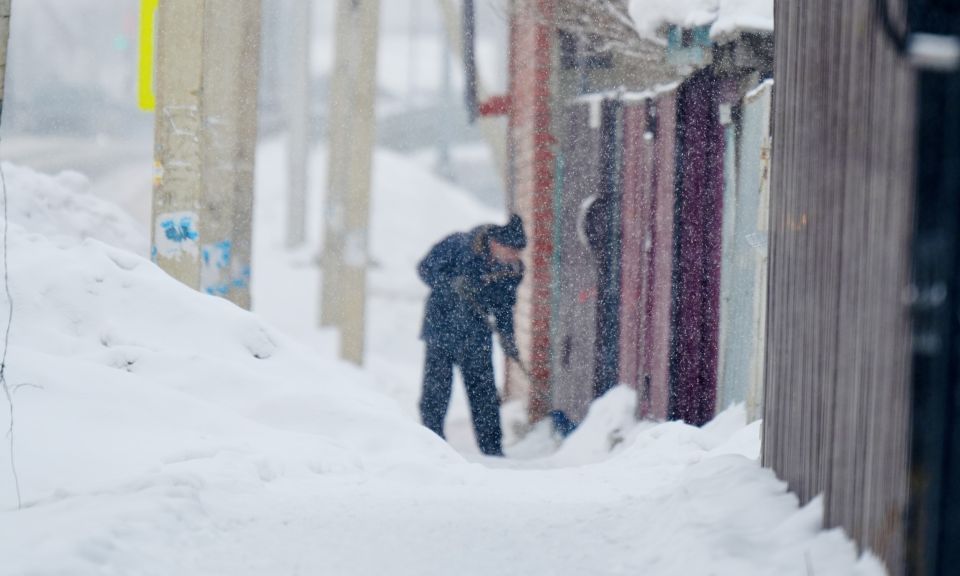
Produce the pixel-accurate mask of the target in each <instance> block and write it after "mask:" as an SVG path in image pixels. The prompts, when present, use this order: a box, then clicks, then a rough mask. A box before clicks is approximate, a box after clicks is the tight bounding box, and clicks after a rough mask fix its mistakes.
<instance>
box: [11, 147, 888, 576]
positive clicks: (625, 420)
mask: <svg viewBox="0 0 960 576" xmlns="http://www.w3.org/2000/svg"><path fill="white" fill-rule="evenodd" d="M258 160H259V172H258V185H257V191H258V201H257V211H256V226H257V228H256V230H257V232H256V236H255V253H254V266H255V283H254V298H255V314H251V313H248V312H245V311H242V310H239V309H237V308H235V307H234V306H233V305H231V304H229V303H227V302H224V301H222V300H218V299H215V298H212V297H209V296H205V295H201V294H197V293H195V292H193V291H191V290H189V289H187V288H185V287H183V286H181V285H179V284H178V283H176V282H175V281H173V280H171V279H170V278H168V277H167V276H166V275H165V274H163V273H162V272H161V271H160V270H158V269H157V268H155V267H154V266H153V265H152V264H151V263H150V262H149V261H147V260H145V259H142V258H141V257H140V256H137V255H136V254H134V252H141V253H142V250H143V242H144V240H143V239H144V238H145V237H146V233H145V231H144V230H143V228H142V225H141V226H140V227H139V228H138V222H137V221H136V220H133V219H132V218H130V217H127V216H126V215H124V214H123V212H122V211H120V210H118V209H117V208H116V207H114V206H112V205H110V204H109V203H107V202H105V201H103V200H102V199H100V198H98V197H95V196H93V195H92V194H91V193H90V192H89V190H100V189H101V186H100V185H98V184H97V183H94V184H93V185H92V186H91V185H90V184H88V183H87V182H86V181H85V180H83V179H82V178H80V177H78V176H76V175H74V174H65V175H60V176H55V177H50V176H45V175H42V174H37V173H34V172H31V171H29V170H26V169H22V168H17V167H15V166H11V165H9V164H8V165H5V170H6V172H7V182H8V184H9V192H10V208H11V210H10V216H11V224H10V227H9V237H10V244H9V269H10V286H11V291H12V296H13V302H14V304H15V307H14V310H15V313H14V320H13V330H12V333H11V343H10V351H9V357H8V365H7V372H6V375H7V383H8V384H9V386H10V387H11V391H12V394H13V400H14V411H13V415H14V417H15V421H14V426H13V436H12V437H11V438H9V440H10V442H9V443H8V442H3V443H2V446H0V575H4V576H5V575H11V576H12V575H17V576H21V575H27V574H30V575H54V574H70V575H102V574H122V575H170V574H178V575H180V574H182V575H219V574H223V575H232V576H244V575H248V574H249V575H261V574H271V575H287V574H289V575H293V574H337V575H339V574H371V575H380V574H395V575H404V574H410V575H425V574H484V575H489V574H524V575H538V574H544V575H546V574H551V575H553V574H577V575H580V574H676V573H685V574H737V575H742V574H764V575H766V574H796V575H807V574H818V575H829V574H837V575H839V574H861V575H868V574H869V575H875V574H882V573H883V570H882V568H881V567H880V566H879V565H878V564H877V563H876V562H875V561H874V560H873V559H872V558H871V557H869V556H867V557H863V558H858V555H857V552H856V550H855V547H854V545H853V544H852V543H851V542H850V541H849V540H848V539H847V538H846V537H845V536H844V535H843V533H842V532H840V531H837V530H832V531H822V530H821V529H820V523H821V512H820V506H819V503H816V502H815V503H814V504H811V505H810V506H808V507H806V508H803V509H799V508H798V506H797V500H796V498H795V497H794V496H793V495H791V494H790V493H788V492H787V491H786V488H785V486H784V484H783V483H781V482H779V481H778V480H776V479H775V478H774V476H773V475H772V473H771V472H769V471H768V470H764V469H762V468H761V467H760V466H759V464H758V453H759V424H758V423H753V424H750V425H748V424H747V423H746V422H745V416H744V413H743V410H742V409H741V408H733V409H731V410H728V411H727V412H725V413H724V414H723V415H721V416H720V417H718V419H717V420H716V421H715V422H714V423H712V424H711V425H709V426H707V427H705V428H703V429H697V428H693V427H689V426H686V425H684V424H682V423H666V424H655V423H642V424H638V423H636V422H633V420H632V413H633V411H632V407H633V403H634V402H635V400H636V399H635V396H634V395H633V393H632V392H631V391H630V390H627V389H623V388H618V389H615V390H614V391H612V392H611V393H610V394H608V395H607V396H605V397H604V398H602V399H600V400H599V401H597V402H596V403H595V404H594V406H593V407H592V409H591V413H590V415H589V416H588V418H587V420H586V421H585V422H584V424H583V425H582V426H581V428H580V429H578V431H577V432H575V433H574V434H573V435H572V436H571V437H570V438H568V439H567V440H566V441H565V442H564V443H563V444H562V445H561V446H559V448H557V440H556V439H555V438H553V436H552V434H551V431H550V429H549V427H548V426H544V425H542V424H540V425H536V426H534V427H533V429H532V430H530V431H529V434H527V435H526V437H525V438H522V439H521V438H519V435H518V433H517V432H518V430H519V427H516V426H515V424H516V423H517V422H518V420H519V418H518V415H519V414H520V413H521V412H522V407H518V406H516V405H511V406H506V407H505V413H506V416H507V418H506V420H507V423H508V430H507V433H508V442H509V444H510V446H509V447H508V448H507V452H508V455H510V456H511V458H508V459H505V460H491V459H484V458H482V457H480V456H478V455H476V454H475V448H473V447H472V438H471V437H470V432H469V424H468V422H467V416H466V409H465V400H464V398H463V395H462V392H460V391H459V390H458V394H459V395H458V396H456V397H455V399H454V405H453V409H452V413H451V416H450V419H449V428H450V432H451V433H450V437H451V438H450V439H451V444H452V445H453V447H454V448H456V450H454V449H452V448H451V447H450V446H449V445H447V444H445V443H444V442H442V441H441V440H440V439H439V438H437V437H435V436H434V435H432V434H431V433H429V432H428V431H426V430H425V429H423V428H422V427H421V426H419V425H418V424H417V422H416V399H417V395H418V393H419V390H418V385H419V377H420V376H419V372H420V363H421V355H422V348H421V345H420V343H419V341H418V340H417V339H416V334H417V331H418V329H419V321H420V318H419V315H420V311H421V307H422V300H423V297H424V296H425V294H426V293H425V289H424V288H423V287H422V286H421V285H420V284H419V283H418V281H417V279H416V276H415V275H414V271H413V264H414V263H415V262H416V260H417V259H418V258H419V257H420V256H421V255H422V254H423V252H424V251H425V250H426V249H427V248H428V247H429V246H430V244H431V243H432V242H434V241H435V240H436V239H438V238H439V237H440V236H442V235H443V234H444V233H446V232H449V231H452V230H457V229H462V228H465V227H469V226H471V225H473V224H475V223H478V222H482V221H487V220H489V219H497V220H500V219H502V218H503V215H499V214H494V213H490V212H489V211H488V210H486V209H484V208H482V207H480V206H479V205H478V204H476V203H475V202H474V201H473V200H471V199H470V198H468V197H467V195H466V194H464V193H463V192H462V191H461V190H459V189H457V188H456V187H453V186H451V185H449V184H446V183H444V182H442V181H439V180H437V179H436V178H435V177H434V176H432V175H431V174H430V173H429V172H428V171H426V170H424V169H423V168H421V167H420V166H419V165H418V163H417V162H415V161H411V160H410V159H407V158H404V157H402V156H398V155H396V154H392V153H388V152H378V154H377V156H376V175H375V179H374V188H375V190H374V198H373V217H372V223H373V230H374V232H373V237H372V248H373V259H374V263H373V266H374V267H373V270H372V271H371V275H370V287H369V294H370V320H369V327H368V333H369V335H368V348H369V355H370V357H369V363H368V366H367V367H366V368H365V369H363V370H360V369H357V368H354V367H351V366H348V365H345V364H343V363H341V362H339V361H338V360H337V359H336V358H335V355H334V338H333V336H332V335H331V334H328V333H323V332H319V331H317V330H316V329H314V327H313V321H314V318H315V316H316V302H317V297H316V289H317V286H318V284H319V277H318V272H317V271H316V267H315V264H314V259H315V258H314V257H315V253H314V252H313V251H311V250H309V249H303V250H301V251H298V252H294V253H288V252H286V251H285V250H284V249H283V248H282V234H281V231H282V225H283V217H284V211H283V203H282V202H283V194H282V190H283V170H282V161H281V160H282V148H281V147H280V145H279V144H266V145H264V146H263V147H262V148H261V150H260V155H259V158H258ZM313 165H314V167H315V169H316V172H315V173H314V179H313V181H314V183H315V185H314V190H315V193H314V194H313V197H312V203H311V206H310V213H311V214H313V215H318V214H319V212H320V209H319V202H320V200H321V198H320V196H321V195H320V193H319V191H320V190H322V184H323V183H324V182H325V178H324V177H323V174H322V173H321V172H322V166H323V165H324V163H323V152H322V151H318V152H317V153H316V154H315V156H314V161H313ZM319 233H320V230H319V223H318V218H311V236H312V238H313V239H314V240H315V239H316V238H318V237H319ZM310 245H311V246H313V245H315V243H313V242H312V243H311V244H310ZM3 302H5V299H4V298H3V297H2V294H0V303H3ZM4 309H5V308H4V307H3V306H0V313H2V312H3V310H4ZM0 316H2V317H4V318H5V314H0ZM9 426H10V420H9V413H7V412H6V411H0V429H7V428H8V427H9ZM11 446H12V447H13V448H14V449H15V454H11V450H10V448H11ZM11 463H15V465H16V471H17V473H18V478H19V490H20V492H21V498H22V504H23V507H22V509H19V510H18V503H17V486H16V485H15V481H14V480H15V477H14V475H13V472H12V469H11Z"/></svg>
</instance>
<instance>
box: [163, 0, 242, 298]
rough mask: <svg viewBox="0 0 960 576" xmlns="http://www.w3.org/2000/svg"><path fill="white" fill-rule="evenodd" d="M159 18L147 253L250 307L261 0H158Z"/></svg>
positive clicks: (195, 283) (201, 286) (174, 272)
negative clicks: (150, 242)
mask: <svg viewBox="0 0 960 576" xmlns="http://www.w3.org/2000/svg"><path fill="white" fill-rule="evenodd" d="M157 17H158V20H157V23H158V42H157V68H156V78H157V90H156V91H157V107H156V135H155V149H154V153H155V179H154V196H153V214H154V222H153V236H152V240H153V247H152V254H153V257H154V259H155V260H156V262H157V263H158V264H159V265H160V267H161V268H163V269H164V270H166V271H167V273H169V274H170V275H171V276H173V277H175V278H177V279H178V280H180V281H181V282H183V283H185V284H187V285H188V286H191V287H193V288H196V289H198V290H201V291H203V292H206V293H208V294H213V295H217V296H222V297H225V298H227V299H229V300H232V301H233V302H235V303H236V304H238V305H240V306H244V307H249V306H250V252H251V250H250V241H251V236H252V208H253V169H254V155H255V151H256V131H257V129H256V116H257V88H258V77H259V62H260V0H164V1H163V2H160V7H159V12H158V16H157Z"/></svg>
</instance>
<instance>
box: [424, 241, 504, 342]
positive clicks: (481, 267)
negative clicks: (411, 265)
mask: <svg viewBox="0 0 960 576" xmlns="http://www.w3.org/2000/svg"><path fill="white" fill-rule="evenodd" d="M492 228H493V227H492V226H480V227H478V228H475V229H474V230H472V231H470V232H461V233H457V234H452V235H450V236H447V237H446V238H444V239H443V240H441V241H440V242H439V243H437V244H436V245H435V246H434V247H433V248H431V249H430V252H429V253H428V254H427V256H426V258H424V259H423V261H422V262H420V265H419V267H418V272H419V274H420V278H421V279H422V280H423V281H424V282H425V283H426V284H427V285H428V286H430V288H431V290H432V291H431V293H430V297H429V298H428V299H427V306H426V313H425V315H424V321H423V332H422V334H421V337H422V338H423V339H424V340H425V341H426V342H427V343H428V344H443V345H448V346H452V347H453V349H462V347H463V346H469V347H476V348H477V350H480V349H481V348H483V349H486V350H489V347H490V337H491V331H490V326H489V324H488V321H487V320H486V319H485V318H489V317H490V316H491V315H492V316H493V318H494V319H495V322H496V328H497V332H499V333H500V336H501V338H503V339H504V342H503V344H504V346H505V348H507V347H510V346H514V347H515V340H514V332H513V306H514V304H515V303H516V301H517V286H519V284H520V281H521V280H522V279H523V265H522V264H519V265H518V266H519V267H518V268H514V267H511V266H509V265H505V264H500V263H498V262H496V261H494V260H492V259H491V258H490V256H489V249H488V243H487V234H488V233H489V231H490V230H491V229H492Z"/></svg>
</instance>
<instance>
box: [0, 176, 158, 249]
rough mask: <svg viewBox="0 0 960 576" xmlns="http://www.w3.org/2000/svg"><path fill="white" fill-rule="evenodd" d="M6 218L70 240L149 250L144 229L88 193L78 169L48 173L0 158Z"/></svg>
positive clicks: (36, 230) (26, 226)
mask: <svg viewBox="0 0 960 576" xmlns="http://www.w3.org/2000/svg"><path fill="white" fill-rule="evenodd" d="M3 171H4V175H5V177H6V185H7V190H8V201H9V206H8V208H9V217H10V220H11V221H12V222H14V223H15V224H19V225H20V226H23V227H24V228H26V229H28V230H30V231H31V232H36V233H38V234H43V235H45V236H49V237H57V236H60V237H67V238H72V239H74V240H85V239H87V238H93V239H96V240H100V241H101V242H105V243H107V244H110V245H112V246H116V247H118V248H122V249H124V250H127V251H129V252H135V253H137V254H147V253H148V240H147V234H146V232H145V231H144V230H143V229H142V227H141V226H140V224H138V223H137V221H136V220H134V219H133V218H132V217H131V216H130V215H129V214H127V213H126V212H124V211H123V210H122V209H121V208H118V207H117V206H116V205H115V204H113V203H111V202H108V201H106V200H103V199H101V198H98V197H97V196H94V195H93V194H90V193H89V190H90V182H89V181H88V180H87V178H86V177H85V176H84V175H82V174H79V173H77V172H62V173H60V174H58V175H56V176H49V175H46V174H41V173H39V172H35V171H33V170H31V169H29V168H24V167H21V166H16V165H13V164H8V163H4V165H3Z"/></svg>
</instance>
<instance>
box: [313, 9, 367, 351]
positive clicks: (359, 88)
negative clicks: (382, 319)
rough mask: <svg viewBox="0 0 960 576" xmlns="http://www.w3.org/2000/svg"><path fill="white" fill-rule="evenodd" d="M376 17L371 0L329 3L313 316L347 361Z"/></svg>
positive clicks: (357, 331)
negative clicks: (324, 161)
mask: <svg viewBox="0 0 960 576" xmlns="http://www.w3.org/2000/svg"><path fill="white" fill-rule="evenodd" d="M379 16H380V2H379V0H340V1H339V2H338V4H337V24H336V26H337V33H336V47H335V50H334V78H333V86H332V99H331V110H330V156H329V162H330V167H329V174H330V180H329V188H328V190H327V201H326V206H325V230H326V234H325V239H324V240H325V241H324V256H323V265H324V266H323V287H322V302H321V315H322V318H321V323H322V324H323V325H328V326H329V325H336V326H337V327H339V329H340V355H341V356H342V357H343V358H344V359H345V360H348V361H350V362H353V363H355V364H362V362H363V352H364V323H365V321H366V310H365V307H366V267H367V261H368V246H367V244H368V238H369V234H368V230H367V226H368V220H369V211H370V181H371V172H372V171H371V168H372V164H373V147H374V132H375V129H376V118H375V112H376V110H375V106H374V104H375V97H376V80H377V78H376V71H377V44H378V33H379V20H380V18H379Z"/></svg>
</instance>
